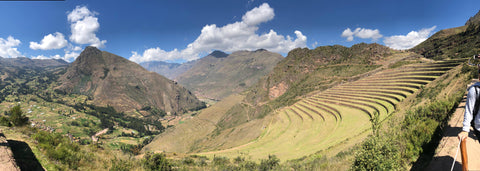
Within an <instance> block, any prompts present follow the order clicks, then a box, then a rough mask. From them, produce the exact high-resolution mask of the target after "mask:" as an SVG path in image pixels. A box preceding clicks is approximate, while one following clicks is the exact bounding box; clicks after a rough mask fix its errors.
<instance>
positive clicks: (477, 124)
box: [458, 65, 480, 140]
mask: <svg viewBox="0 0 480 171" xmlns="http://www.w3.org/2000/svg"><path fill="white" fill-rule="evenodd" d="M477 67H478V73H479V74H478V77H479V80H480V65H477ZM467 90H468V93H467V102H466V104H465V113H464V114H463V128H462V132H460V133H459V134H458V139H459V140H463V139H465V138H467V137H468V133H469V132H470V127H471V126H472V125H471V123H472V119H473V128H474V133H475V136H476V137H477V139H480V137H479V136H480V118H479V115H478V114H477V116H476V117H475V118H473V111H474V108H475V103H476V101H477V96H480V82H476V83H475V84H473V85H472V86H470V87H469V88H468V89H467ZM479 103H480V102H479ZM479 105H480V104H479ZM477 112H478V111H477Z"/></svg>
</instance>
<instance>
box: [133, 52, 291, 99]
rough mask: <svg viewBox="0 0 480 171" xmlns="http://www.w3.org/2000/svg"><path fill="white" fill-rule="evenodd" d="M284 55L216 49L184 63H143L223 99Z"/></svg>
mask: <svg viewBox="0 0 480 171" xmlns="http://www.w3.org/2000/svg"><path fill="white" fill-rule="evenodd" d="M282 59H283V57H282V56H281V55H280V54H278V53H273V52H269V51H267V50H264V49H259V50H256V51H237V52H234V53H232V54H227V53H225V52H222V51H213V52H212V53H211V54H209V55H207V56H205V57H203V58H200V59H198V60H195V61H191V62H187V63H184V64H181V65H178V64H172V63H165V62H149V63H142V64H141V65H142V66H144V67H145V68H147V69H149V70H150V71H155V72H157V73H159V74H162V75H167V76H168V77H169V78H171V79H175V80H177V81H178V83H180V84H181V85H183V86H185V87H186V88H188V89H189V90H191V91H193V92H194V93H195V94H196V95H197V96H199V97H204V98H209V99H216V100H220V99H223V98H225V97H227V96H229V95H231V94H234V93H240V92H242V91H244V90H246V89H247V88H248V87H250V86H252V85H253V84H255V83H256V82H257V81H258V80H259V79H260V78H261V77H263V76H264V75H266V74H267V73H269V72H270V71H271V70H272V69H273V67H274V66H275V65H276V64H277V63H278V62H279V61H280V60H282Z"/></svg>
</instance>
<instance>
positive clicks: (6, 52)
mask: <svg viewBox="0 0 480 171" xmlns="http://www.w3.org/2000/svg"><path fill="white" fill-rule="evenodd" d="M20 43H21V42H20V40H18V39H15V38H13V37H12V36H8V37H7V39H3V38H0V57H4V58H16V57H19V56H21V53H20V52H19V51H18V50H17V48H16V47H17V46H18V45H20Z"/></svg>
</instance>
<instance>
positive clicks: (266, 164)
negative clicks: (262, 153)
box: [260, 155, 280, 170]
mask: <svg viewBox="0 0 480 171" xmlns="http://www.w3.org/2000/svg"><path fill="white" fill-rule="evenodd" d="M279 164H280V159H278V158H277V156H275V155H268V159H262V161H261V162H260V170H273V169H275V168H276V167H277V166H278V165H279Z"/></svg>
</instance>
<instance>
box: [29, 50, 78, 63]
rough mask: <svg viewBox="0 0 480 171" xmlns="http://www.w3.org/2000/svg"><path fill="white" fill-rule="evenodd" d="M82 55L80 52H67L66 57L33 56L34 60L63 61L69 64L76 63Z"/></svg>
mask: <svg viewBox="0 0 480 171" xmlns="http://www.w3.org/2000/svg"><path fill="white" fill-rule="evenodd" d="M78 55H80V53H78V52H70V51H65V55H64V56H60V55H58V54H57V55H53V56H44V55H38V56H32V59H63V60H65V61H67V62H72V61H74V60H75V59H76V58H77V57H78Z"/></svg>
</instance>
